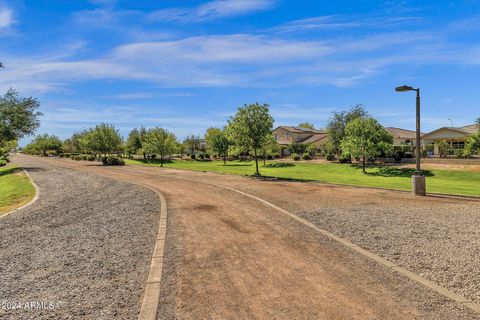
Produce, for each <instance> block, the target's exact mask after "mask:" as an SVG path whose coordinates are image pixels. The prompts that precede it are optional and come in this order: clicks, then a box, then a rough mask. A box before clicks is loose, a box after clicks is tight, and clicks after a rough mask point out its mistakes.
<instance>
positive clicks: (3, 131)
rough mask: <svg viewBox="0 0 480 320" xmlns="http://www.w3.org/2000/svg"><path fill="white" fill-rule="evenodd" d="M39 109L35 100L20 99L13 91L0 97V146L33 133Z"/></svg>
mask: <svg viewBox="0 0 480 320" xmlns="http://www.w3.org/2000/svg"><path fill="white" fill-rule="evenodd" d="M39 107H40V103H39V102H38V101H37V99H34V98H32V97H29V98H20V97H19V96H18V93H17V91H15V90H13V89H10V90H8V91H7V93H6V94H5V95H4V96H3V97H0V144H2V143H3V142H5V141H10V140H18V139H20V138H23V137H24V136H26V135H30V134H33V133H35V131H36V130H37V128H38V127H39V126H40V121H39V118H40V116H41V115H42V113H41V112H39V111H38V108H39Z"/></svg>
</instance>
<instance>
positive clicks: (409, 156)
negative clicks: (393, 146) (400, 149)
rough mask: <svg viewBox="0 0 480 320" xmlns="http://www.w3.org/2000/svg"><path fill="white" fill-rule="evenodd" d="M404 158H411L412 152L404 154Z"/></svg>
mask: <svg viewBox="0 0 480 320" xmlns="http://www.w3.org/2000/svg"><path fill="white" fill-rule="evenodd" d="M405 158H408V159H411V158H413V153H412V152H405Z"/></svg>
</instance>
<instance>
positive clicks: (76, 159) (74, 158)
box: [73, 154, 83, 161]
mask: <svg viewBox="0 0 480 320" xmlns="http://www.w3.org/2000/svg"><path fill="white" fill-rule="evenodd" d="M73 160H75V161H80V160H83V156H82V155H80V154H78V155H76V156H73Z"/></svg>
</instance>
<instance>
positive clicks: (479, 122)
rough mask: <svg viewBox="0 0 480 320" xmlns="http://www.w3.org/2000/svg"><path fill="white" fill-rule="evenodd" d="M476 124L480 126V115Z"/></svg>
mask: <svg viewBox="0 0 480 320" xmlns="http://www.w3.org/2000/svg"><path fill="white" fill-rule="evenodd" d="M475 124H476V125H477V127H479V128H480V117H478V118H477V119H475Z"/></svg>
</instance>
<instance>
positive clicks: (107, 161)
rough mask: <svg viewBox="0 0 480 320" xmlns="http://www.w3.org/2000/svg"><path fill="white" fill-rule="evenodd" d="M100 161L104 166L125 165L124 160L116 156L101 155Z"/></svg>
mask: <svg viewBox="0 0 480 320" xmlns="http://www.w3.org/2000/svg"><path fill="white" fill-rule="evenodd" d="M102 163H103V165H105V166H123V165H125V161H123V159H120V158H118V157H103V158H102Z"/></svg>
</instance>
